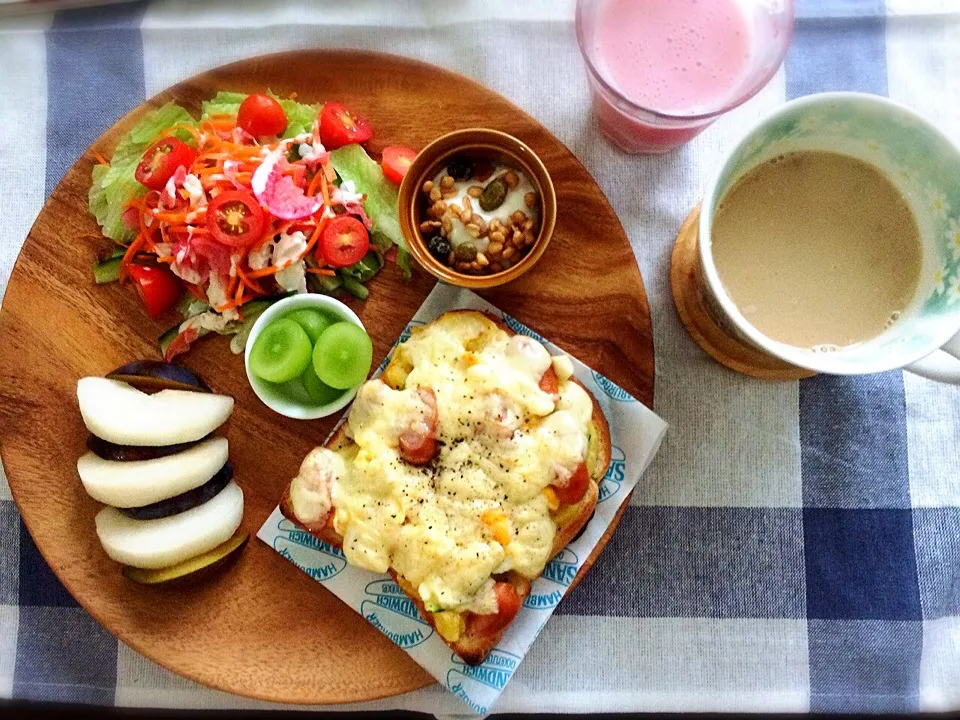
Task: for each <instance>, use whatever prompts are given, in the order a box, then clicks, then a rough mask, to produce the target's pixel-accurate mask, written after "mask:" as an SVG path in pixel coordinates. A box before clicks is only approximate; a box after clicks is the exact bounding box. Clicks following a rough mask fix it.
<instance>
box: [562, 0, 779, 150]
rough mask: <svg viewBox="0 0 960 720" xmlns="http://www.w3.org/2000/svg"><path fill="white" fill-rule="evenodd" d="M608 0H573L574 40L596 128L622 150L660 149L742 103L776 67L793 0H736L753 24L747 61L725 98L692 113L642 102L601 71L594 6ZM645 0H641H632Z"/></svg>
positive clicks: (681, 141)
mask: <svg viewBox="0 0 960 720" xmlns="http://www.w3.org/2000/svg"><path fill="white" fill-rule="evenodd" d="M607 2H609V0H578V2H577V14H576V28H577V42H578V44H579V45H580V52H581V54H582V55H583V59H584V62H585V63H586V65H587V73H588V76H589V79H590V92H591V97H592V102H593V112H594V115H595V116H596V118H597V122H598V124H599V126H600V131H601V132H602V133H603V134H604V135H605V136H606V137H607V138H608V139H609V140H610V141H611V142H612V143H613V144H614V145H616V146H617V147H619V148H620V149H621V150H623V151H624V152H626V153H630V154H643V153H650V154H653V153H665V152H669V151H670V150H673V149H674V148H676V147H678V146H680V145H683V144H684V143H686V142H689V141H690V140H691V139H693V138H694V137H696V136H697V135H698V134H699V133H700V132H701V131H703V129H704V128H706V127H707V126H708V125H709V124H710V123H712V122H713V121H714V120H715V119H716V118H718V117H720V116H721V115H723V114H724V113H726V112H729V111H730V110H732V109H734V108H736V107H738V106H740V105H742V104H743V103H744V102H746V101H747V100H749V99H750V98H751V97H753V96H754V95H755V94H756V93H757V92H759V91H760V89H761V88H763V86H764V85H766V84H767V82H769V80H770V78H772V77H773V75H774V74H775V73H776V72H777V69H778V68H779V67H780V64H781V63H782V62H783V58H784V56H785V55H786V53H787V48H788V47H789V45H790V38H791V36H792V34H793V0H738V2H739V4H740V5H741V7H742V8H743V9H744V11H745V12H746V15H747V18H748V20H749V21H750V23H751V24H752V33H751V42H752V47H751V53H750V60H749V63H748V66H747V67H746V69H745V71H744V73H743V74H742V76H741V78H740V80H739V82H738V84H737V86H736V87H735V88H734V89H733V92H732V93H731V94H730V95H728V96H727V97H726V102H725V103H724V104H723V105H721V106H719V107H716V108H710V107H708V108H705V109H704V108H697V113H696V114H682V113H676V114H672V113H666V112H661V111H658V110H655V109H653V108H650V107H644V106H643V105H640V104H638V103H636V102H634V101H633V100H631V99H630V98H629V97H627V96H625V95H624V94H623V93H622V92H621V91H620V90H618V89H617V88H616V87H615V85H614V83H613V82H612V81H611V80H610V78H609V77H606V76H605V75H604V72H603V70H602V68H603V63H602V62H601V61H600V60H601V58H600V56H602V54H603V47H602V46H600V47H598V46H597V42H596V39H595V36H594V33H595V31H596V26H597V18H598V15H599V12H600V11H602V10H603V7H604V5H605V4H606V3H607ZM634 2H644V0H634Z"/></svg>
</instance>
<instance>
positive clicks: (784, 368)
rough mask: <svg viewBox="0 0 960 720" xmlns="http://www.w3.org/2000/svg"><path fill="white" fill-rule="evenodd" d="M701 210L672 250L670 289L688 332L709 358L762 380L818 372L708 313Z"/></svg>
mask: <svg viewBox="0 0 960 720" xmlns="http://www.w3.org/2000/svg"><path fill="white" fill-rule="evenodd" d="M699 219H700V206H699V205H697V206H696V207H695V208H694V209H693V210H692V211H691V212H690V214H689V215H688V216H687V219H686V220H684V222H683V225H682V226H681V227H680V232H679V233H677V241H676V244H675V245H674V246H673V259H672V261H671V263H670V287H671V289H672V291H673V303H674V305H676V307H677V314H678V315H679V316H680V321H681V322H682V323H683V325H684V327H686V328H687V332H689V333H690V337H692V338H693V339H694V340H695V341H696V342H697V344H698V345H699V346H700V347H702V348H703V349H704V350H705V351H706V352H707V354H708V355H710V357H712V358H713V359H714V360H716V361H717V362H718V363H720V364H721V365H723V366H725V367H728V368H730V369H731V370H735V371H736V372H739V373H743V374H744V375H751V376H753V377H755V378H760V379H761V380H800V379H801V378H807V377H812V376H814V375H816V373H815V372H813V371H811V370H807V369H806V368H801V367H797V366H795V365H790V364H789V363H785V362H783V361H782V360H778V359H777V358H775V357H773V356H772V355H768V354H767V353H765V352H763V351H762V350H760V349H758V348H755V347H753V346H751V345H748V344H746V343H745V342H743V341H741V340H739V339H737V338H735V337H733V336H732V335H731V334H730V333H729V332H728V331H726V330H725V329H723V328H722V327H721V325H720V324H719V323H718V321H717V320H716V319H715V317H714V315H713V314H712V313H711V312H710V311H709V310H708V309H707V306H706V304H705V302H704V298H703V294H702V291H701V279H700V269H699V262H698V258H697V225H698V222H699Z"/></svg>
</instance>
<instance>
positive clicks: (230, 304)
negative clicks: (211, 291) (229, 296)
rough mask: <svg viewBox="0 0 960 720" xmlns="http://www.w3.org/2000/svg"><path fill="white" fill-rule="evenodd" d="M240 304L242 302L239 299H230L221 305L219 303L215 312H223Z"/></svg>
mask: <svg viewBox="0 0 960 720" xmlns="http://www.w3.org/2000/svg"><path fill="white" fill-rule="evenodd" d="M241 304H242V303H241V302H240V301H239V300H231V301H229V302H226V303H224V304H223V305H220V306H219V307H217V308H216V310H217V312H224V311H226V310H230V309H232V308H235V307H239V306H240V305H241Z"/></svg>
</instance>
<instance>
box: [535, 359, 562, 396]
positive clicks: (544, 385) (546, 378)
mask: <svg viewBox="0 0 960 720" xmlns="http://www.w3.org/2000/svg"><path fill="white" fill-rule="evenodd" d="M559 384H560V378H558V377H557V371H556V370H554V369H553V365H551V366H550V367H548V368H547V371H546V372H545V373H544V374H543V377H541V378H540V389H541V390H543V391H544V392H545V393H550V394H551V395H556V394H557V386H558V385H559Z"/></svg>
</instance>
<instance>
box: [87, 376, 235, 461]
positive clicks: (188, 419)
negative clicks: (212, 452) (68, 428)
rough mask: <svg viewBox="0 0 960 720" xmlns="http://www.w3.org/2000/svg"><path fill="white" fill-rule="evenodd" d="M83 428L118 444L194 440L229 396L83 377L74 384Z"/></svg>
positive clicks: (222, 411)
mask: <svg viewBox="0 0 960 720" xmlns="http://www.w3.org/2000/svg"><path fill="white" fill-rule="evenodd" d="M77 399H78V400H79V402H80V414H81V415H83V422H84V424H86V426H87V429H88V430H89V431H90V432H92V433H93V434H94V435H96V436H97V437H100V438H103V439H104V440H106V441H108V442H112V443H116V444H118V445H146V446H150V447H156V446H159V445H175V444H177V443H188V442H193V441H194V440H199V439H200V438H202V437H205V436H206V435H209V434H210V433H211V432H213V431H214V430H216V429H217V428H218V427H220V426H221V425H222V424H223V423H224V422H226V420H227V418H228V417H230V413H231V412H233V398H231V397H227V396H226V395H214V394H213V393H204V392H192V391H187V390H161V391H160V392H158V393H154V394H153V395H147V394H146V393H143V392H140V391H139V390H137V389H136V388H135V387H132V386H130V385H128V384H127V383H124V382H120V381H119V380H110V379H108V378H99V377H86V378H81V379H80V381H79V382H78V383H77Z"/></svg>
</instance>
